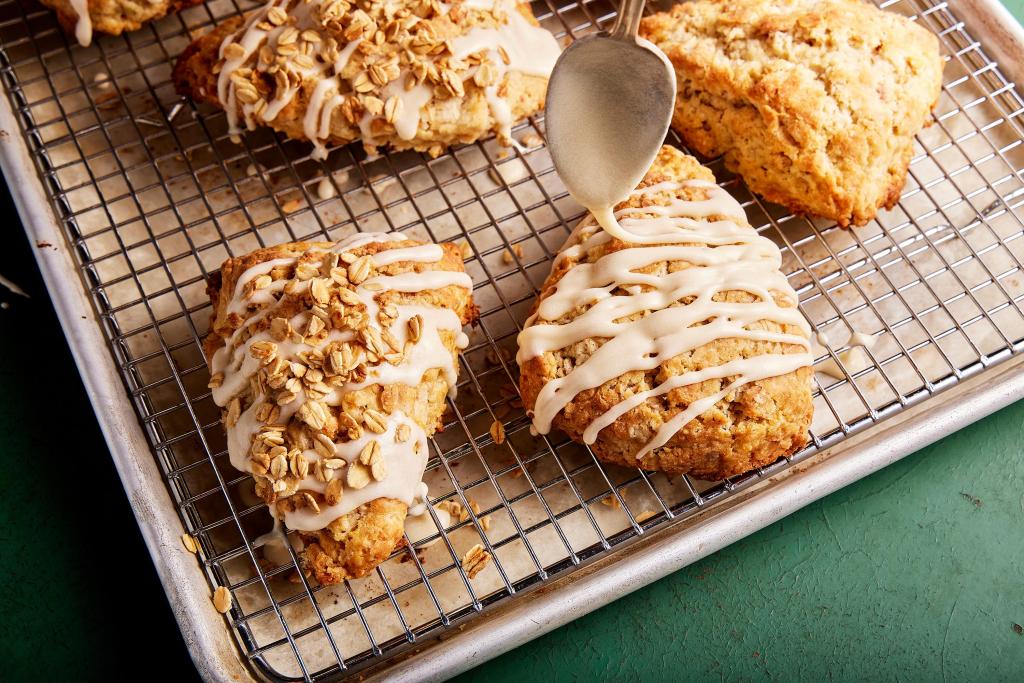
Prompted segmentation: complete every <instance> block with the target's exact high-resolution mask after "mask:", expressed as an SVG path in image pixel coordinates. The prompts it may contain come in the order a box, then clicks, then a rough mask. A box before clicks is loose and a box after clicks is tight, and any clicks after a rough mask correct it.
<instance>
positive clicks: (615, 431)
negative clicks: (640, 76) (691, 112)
mask: <svg viewBox="0 0 1024 683" xmlns="http://www.w3.org/2000/svg"><path fill="white" fill-rule="evenodd" d="M713 181H714V177H713V176H712V174H711V172H710V171H709V170H708V169H706V168H704V167H702V166H701V165H700V164H699V163H698V162H697V161H696V160H695V159H693V158H692V157H689V156H687V155H685V154H683V153H682V152H680V151H678V150H676V149H673V148H669V147H664V148H662V150H661V152H660V154H659V155H658V157H657V159H656V160H655V162H654V164H653V166H652V168H651V170H650V171H649V172H648V174H647V176H646V177H645V178H644V180H643V182H642V183H641V184H640V187H639V188H638V189H637V190H636V191H635V192H634V193H633V194H632V195H631V196H630V197H629V198H628V200H627V201H625V202H623V203H621V204H619V205H618V206H617V207H616V209H615V210H616V215H617V217H618V220H619V223H620V225H621V226H622V228H623V229H625V230H628V231H630V234H632V235H634V236H640V237H638V238H637V239H638V241H637V242H635V243H634V242H622V241H619V240H618V239H615V238H611V237H610V236H609V235H608V234H607V233H606V232H604V231H603V230H602V229H601V228H600V227H599V226H597V225H596V224H595V223H594V221H593V220H592V218H590V217H588V218H587V219H585V220H584V221H583V222H581V223H580V225H579V226H578V227H577V228H576V229H575V230H574V231H573V234H572V235H571V236H570V238H569V240H568V242H567V243H566V245H565V247H563V249H562V251H561V252H560V253H559V255H558V257H557V258H556V260H555V264H554V266H553V268H552V272H551V275H550V276H549V277H548V279H547V280H546V281H545V283H544V285H543V287H542V289H541V296H540V298H539V300H538V304H537V308H536V311H535V313H534V315H533V316H531V318H530V319H529V320H528V321H527V325H526V327H525V328H524V330H523V332H522V333H521V334H520V337H519V345H520V352H519V357H518V360H519V365H520V369H521V379H520V386H521V390H522V395H523V401H524V403H525V405H526V407H527V410H528V411H529V413H530V414H531V415H532V417H533V420H534V426H535V427H536V428H537V429H538V431H540V432H542V433H545V432H547V431H548V430H549V429H551V428H552V427H555V428H558V429H561V430H562V431H564V432H565V433H566V434H568V435H569V436H570V437H571V438H572V439H574V440H576V441H580V442H583V443H588V444H589V445H590V446H591V448H592V450H593V451H594V453H595V454H596V455H597V457H599V458H600V459H601V460H604V461H605V462H610V463H614V464H618V465H626V466H639V467H642V468H644V469H650V470H660V471H663V472H667V473H669V474H683V473H690V474H692V475H694V476H697V477H700V478H704V479H720V478H723V477H727V476H731V475H734V474H738V473H741V472H745V471H747V470H750V469H752V468H755V467H758V466H761V465H765V464H768V463H771V462H773V461H775V460H776V459H778V458H779V457H780V456H784V455H788V454H791V453H793V452H795V451H797V450H798V449H800V448H801V447H802V446H804V445H805V444H806V443H807V430H808V427H809V425H810V421H811V414H812V403H811V389H810V380H811V375H812V371H811V367H810V366H811V363H812V361H813V358H812V357H811V355H810V354H809V353H808V351H809V342H808V339H809V335H810V329H809V327H808V325H807V323H806V322H805V321H804V320H803V318H802V316H801V314H800V313H799V311H798V310H797V308H796V302H797V296H796V293H795V292H794V291H793V289H792V288H791V287H790V286H789V284H788V283H787V281H786V279H785V277H784V276H783V275H782V274H781V272H779V265H780V254H779V250H778V248H777V247H776V246H775V245H774V244H773V243H772V242H770V241H769V240H767V239H766V238H763V237H760V236H758V235H757V233H756V232H755V231H754V230H753V229H752V228H751V227H750V226H749V225H748V224H747V222H746V219H745V218H744V217H743V210H742V208H741V207H740V206H739V204H738V203H737V202H736V201H735V200H734V199H732V198H731V197H730V196H729V195H728V193H726V192H725V191H724V190H722V189H721V188H719V187H718V186H716V185H715V184H714V182H713ZM652 240H653V241H652ZM645 242H647V243H645Z"/></svg>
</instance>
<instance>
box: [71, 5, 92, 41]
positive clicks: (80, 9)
mask: <svg viewBox="0 0 1024 683" xmlns="http://www.w3.org/2000/svg"><path fill="white" fill-rule="evenodd" d="M71 8H72V9H73V10H75V14H77V15H78V19H76V20H75V40H77V41H78V44H79V45H81V46H82V47H89V45H90V44H91V43H92V17H90V16H89V0H71Z"/></svg>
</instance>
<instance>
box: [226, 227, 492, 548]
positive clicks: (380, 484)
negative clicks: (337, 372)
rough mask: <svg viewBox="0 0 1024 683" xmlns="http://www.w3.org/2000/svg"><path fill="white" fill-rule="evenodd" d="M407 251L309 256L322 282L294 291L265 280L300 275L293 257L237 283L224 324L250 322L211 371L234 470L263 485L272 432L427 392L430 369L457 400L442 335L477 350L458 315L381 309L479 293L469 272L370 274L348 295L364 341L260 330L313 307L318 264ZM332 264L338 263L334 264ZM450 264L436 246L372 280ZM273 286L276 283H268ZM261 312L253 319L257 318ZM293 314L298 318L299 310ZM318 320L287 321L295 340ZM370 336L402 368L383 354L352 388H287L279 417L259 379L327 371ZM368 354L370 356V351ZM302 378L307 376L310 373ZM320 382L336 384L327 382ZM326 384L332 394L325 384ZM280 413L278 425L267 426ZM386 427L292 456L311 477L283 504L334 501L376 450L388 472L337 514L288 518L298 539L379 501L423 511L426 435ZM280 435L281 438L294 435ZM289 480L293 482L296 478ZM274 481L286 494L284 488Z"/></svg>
mask: <svg viewBox="0 0 1024 683" xmlns="http://www.w3.org/2000/svg"><path fill="white" fill-rule="evenodd" d="M405 239H407V238H405V237H404V236H402V235H398V234H394V233H387V234H380V233H376V234H375V233H362V234H356V235H353V236H352V237H350V238H348V239H346V240H343V241H341V242H338V243H337V244H335V245H333V246H331V245H320V246H315V247H312V248H310V249H309V250H308V251H307V252H306V253H305V254H304V255H303V256H304V259H303V263H306V262H307V261H309V257H310V256H311V255H312V256H313V257H314V258H315V259H316V263H317V269H318V272H317V273H316V275H315V276H314V277H310V278H308V279H305V280H303V279H301V278H300V277H298V276H296V277H295V278H294V279H289V278H282V279H278V280H272V279H271V278H269V277H267V276H268V275H269V274H270V273H271V271H273V270H274V269H276V268H280V267H288V268H293V267H296V264H297V263H298V261H299V259H298V258H294V257H289V258H280V259H273V260H270V261H266V262H264V263H260V264H257V265H254V266H252V267H250V268H249V269H247V270H246V271H245V272H243V273H242V274H241V275H240V276H239V278H238V281H237V283H236V285H235V288H234V290H233V291H232V293H231V294H232V295H231V300H230V302H229V304H228V306H227V307H226V313H227V314H232V313H233V314H236V315H238V316H240V317H241V318H242V319H243V322H242V324H241V325H240V326H239V327H238V328H237V329H236V330H235V331H234V332H233V333H232V335H231V337H230V338H229V339H227V340H226V343H225V345H224V346H223V347H221V348H220V349H218V350H217V352H216V353H214V355H213V358H212V359H211V362H210V370H211V373H212V374H213V376H214V377H215V378H218V381H219V384H218V383H217V382H213V383H212V385H213V391H212V393H213V399H214V402H216V403H217V405H219V406H222V407H227V408H228V411H227V419H226V421H225V425H226V427H227V435H228V456H229V458H230V460H231V464H232V465H233V466H234V467H235V468H237V469H239V470H242V471H245V472H253V473H254V474H257V475H261V474H263V472H257V471H255V470H254V462H255V461H254V459H253V457H254V453H256V450H257V447H258V446H259V445H260V443H261V440H265V436H266V435H267V433H268V430H270V433H271V437H273V430H274V425H282V426H287V425H288V423H289V421H292V420H293V418H295V421H296V422H307V424H308V420H307V418H306V417H304V416H306V415H307V411H309V410H310V409H311V408H315V406H313V405H310V402H311V401H312V402H315V403H316V404H318V405H320V406H326V407H328V408H337V407H338V406H341V405H342V399H343V397H344V396H345V395H346V394H349V393H351V392H353V391H357V390H359V389H363V388H366V387H369V386H372V385H382V386H383V385H388V386H390V385H396V384H405V385H408V386H413V387H415V386H417V385H418V384H419V383H420V381H421V380H422V378H423V375H424V373H425V372H427V371H428V370H432V369H439V370H440V371H441V372H442V374H443V376H444V378H445V380H446V382H447V384H448V386H449V391H450V392H454V390H455V381H456V372H457V370H456V366H455V361H454V360H453V358H452V353H451V351H449V349H448V348H447V347H446V346H445V344H444V341H443V339H442V337H441V332H442V331H447V332H448V333H452V334H455V335H456V346H458V347H459V348H465V346H466V344H467V343H468V339H467V338H466V336H465V335H464V334H463V333H462V331H461V328H462V323H461V320H460V318H459V315H458V314H457V313H456V312H454V311H452V310H448V309H444V308H437V307H433V306H426V305H416V304H401V305H394V307H393V310H387V311H382V309H381V307H380V304H379V303H378V301H377V297H378V296H379V295H381V294H383V293H386V292H419V291H427V290H433V289H439V288H442V287H446V286H450V285H455V286H460V287H465V288H467V289H472V281H471V280H470V278H469V276H468V275H466V274H465V273H462V272H453V271H445V270H424V271H423V272H420V273H417V272H406V273H400V274H397V275H383V274H373V273H372V271H371V272H370V274H369V275H370V276H369V277H366V278H365V279H362V280H361V281H360V282H359V284H358V285H354V286H352V287H351V288H349V289H348V290H347V291H348V292H350V294H349V295H348V296H349V297H350V298H351V297H355V298H357V299H358V303H359V305H361V306H362V307H364V308H365V314H366V315H365V320H366V327H365V328H362V329H360V331H359V332H356V331H355V330H353V329H350V328H343V329H338V328H337V326H335V327H334V328H329V329H327V330H326V332H325V333H321V334H319V335H314V336H312V337H310V336H303V335H302V334H299V333H297V332H296V333H293V334H285V335H281V334H277V335H274V334H273V332H274V330H273V326H272V325H271V327H270V329H264V330H259V329H258V326H259V323H261V322H264V321H266V320H268V319H271V320H278V322H280V321H282V320H284V318H282V317H281V316H280V315H279V311H280V310H281V309H282V307H283V306H287V305H289V302H293V301H294V297H296V296H304V295H305V294H306V293H307V291H308V292H309V294H310V296H313V297H314V298H315V296H316V295H317V293H318V290H317V289H315V288H314V287H315V285H314V284H313V283H314V282H315V281H317V279H318V277H319V276H320V272H319V261H320V260H321V259H328V260H329V259H330V258H336V259H342V258H345V257H346V256H348V257H349V258H350V259H351V258H352V257H351V255H349V254H347V253H348V252H351V251H352V250H353V249H355V248H358V247H360V246H364V245H366V244H370V243H380V242H394V241H403V240H405ZM331 254H337V255H339V256H337V257H331V256H330V255H331ZM443 256H444V251H443V250H442V248H441V247H440V246H439V245H436V244H423V245H418V246H410V247H397V248H393V249H389V250H386V251H382V252H380V253H378V254H374V255H372V256H369V257H368V258H369V259H370V260H371V262H372V265H373V268H377V267H383V266H387V265H390V264H394V263H398V262H414V263H437V262H439V261H440V260H441V259H442V257H443ZM341 265H342V267H344V265H345V262H344V261H342V262H341ZM350 267H352V266H350ZM261 278H262V280H260V279H261ZM267 279H271V281H270V282H269V283H267V282H266V280H267ZM353 282H355V280H353ZM257 285H261V286H260V287H257ZM285 292H287V293H288V295H289V296H280V298H279V295H281V294H283V293H285ZM352 303H354V302H352ZM352 303H348V304H346V305H345V306H344V307H343V310H348V309H350V308H352ZM253 306H255V307H256V308H255V309H253V308H252V307H253ZM389 308H390V307H389ZM291 310H293V311H294V310H295V309H294V304H292V308H291ZM382 313H386V315H387V317H388V319H390V320H391V323H390V324H389V325H387V327H384V326H382V324H381V323H380V321H379V320H380V315H381V314H382ZM313 318H314V313H313V312H312V310H311V309H310V307H306V306H303V307H301V309H300V312H298V313H297V314H294V315H291V316H290V317H288V318H287V323H288V329H289V330H294V331H298V330H308V329H310V328H309V326H310V325H311V322H312V321H313ZM414 319H415V320H414ZM413 330H415V332H413ZM370 334H373V335H376V336H377V338H380V337H381V335H385V334H388V335H392V337H391V341H390V342H388V344H389V346H390V345H391V344H393V346H394V347H397V349H401V350H402V353H401V355H400V357H398V358H391V359H389V358H387V357H386V354H384V353H381V354H377V356H375V357H374V358H372V359H371V358H368V359H367V360H366V363H365V365H364V366H362V367H364V369H365V376H358V377H355V378H353V377H349V378H347V379H346V377H344V376H340V377H333V378H331V377H326V376H325V377H324V378H323V380H322V381H321V382H319V383H318V384H317V385H316V386H315V387H314V386H311V385H310V384H309V383H308V382H307V383H303V382H300V381H298V379H295V378H293V379H294V384H291V382H292V380H289V384H286V385H285V388H286V389H287V390H288V391H289V392H291V393H292V394H294V396H290V397H289V398H290V400H282V399H281V394H276V396H277V399H276V404H277V405H276V407H275V406H274V405H272V403H273V402H274V401H275V398H274V396H272V395H271V393H270V388H268V384H270V383H271V382H270V381H269V380H267V379H266V378H265V375H264V374H262V373H260V370H261V368H264V367H267V366H268V365H269V364H281V365H282V366H283V367H287V368H293V369H292V370H291V372H294V368H295V366H297V365H299V366H301V365H302V364H304V363H305V362H306V360H305V359H306V358H308V356H309V354H310V353H313V354H317V353H319V354H320V355H321V356H323V357H324V358H325V359H326V358H327V356H329V355H330V354H331V352H332V350H337V349H338V345H340V344H343V343H345V342H354V341H355V340H357V338H359V339H362V338H363V337H362V336H361V335H363V336H365V335H370ZM364 343H365V342H364ZM268 344H269V345H271V346H272V347H273V354H272V357H271V358H269V359H268V357H267V354H266V353H263V351H264V350H265V348H266V345H268ZM360 348H361V347H360ZM366 354H369V346H367V350H366ZM332 362H333V361H332ZM325 367H326V360H325ZM303 372H304V373H308V372H309V370H304V371H303ZM322 374H325V375H326V374H327V373H326V371H325V372H324V373H322ZM302 376H305V375H302ZM328 381H329V382H330V383H329V384H327V383H325V382H328ZM247 390H250V391H251V392H252V394H253V397H252V399H251V400H250V401H249V404H248V406H247V407H244V408H243V406H242V405H241V402H240V396H241V395H243V394H245V393H246V391H247ZM310 394H313V398H310ZM271 410H272V411H273V413H272V414H268V411H271ZM232 411H235V413H236V414H237V416H235V415H233V414H232ZM339 419H340V417H339ZM380 419H381V420H382V424H381V425H380V426H379V428H377V429H376V431H375V430H373V429H370V428H369V424H368V423H367V428H366V429H362V430H361V432H360V433H359V435H358V436H357V437H356V438H350V440H348V441H346V442H344V443H336V442H333V441H330V440H329V439H327V440H326V441H325V440H323V439H319V440H318V439H316V438H315V436H314V438H312V439H309V440H310V441H315V442H316V443H311V444H310V445H309V447H308V448H303V449H301V452H291V453H289V454H288V457H289V459H291V458H293V457H294V456H300V457H301V458H304V459H305V461H306V465H310V466H309V467H308V472H305V473H302V476H298V475H296V477H295V481H294V482H292V486H291V487H290V489H289V490H288V491H283V492H282V497H284V496H287V495H294V494H295V493H298V492H303V491H305V492H314V493H317V494H329V493H330V491H329V487H330V482H331V481H332V480H333V479H341V478H345V479H346V482H347V481H348V479H347V477H348V476H350V470H351V469H352V468H353V467H355V468H360V467H364V466H366V467H367V468H368V467H369V465H370V463H369V462H364V461H363V460H364V459H365V458H366V457H367V448H368V447H370V449H371V450H373V449H376V448H378V447H379V459H380V461H381V462H382V463H383V465H381V466H380V468H381V470H380V471H386V475H385V476H380V477H378V476H377V474H378V473H379V472H375V473H374V475H373V477H372V478H370V479H369V481H368V483H366V485H365V486H362V487H350V486H348V485H347V483H346V485H345V486H344V492H343V495H341V498H340V500H338V501H336V503H334V504H331V503H330V499H329V497H328V496H327V495H325V496H324V502H322V503H320V504H319V506H318V508H319V509H316V508H314V507H313V506H309V505H306V506H296V509H294V510H281V509H280V508H279V512H280V513H281V515H282V517H283V520H284V522H285V524H286V525H287V526H288V527H289V528H291V529H297V530H300V531H314V530H317V529H322V528H324V527H325V526H327V525H328V524H329V523H330V522H331V521H333V520H335V519H337V518H339V517H341V516H343V515H345V514H347V513H348V512H351V511H352V510H354V509H356V508H357V507H359V506H360V505H362V504H363V503H367V502H369V501H372V500H374V499H376V498H382V497H383V498H394V499H397V500H401V501H404V502H405V503H406V504H408V505H413V504H414V503H415V502H416V500H417V499H420V500H422V499H423V497H424V495H425V491H424V490H423V488H424V487H423V484H422V477H423V471H424V468H425V467H426V463H427V457H428V456H427V454H428V451H427V434H426V433H425V432H424V430H423V429H422V428H421V427H420V426H419V425H418V424H417V423H416V422H415V421H414V420H413V419H412V418H411V417H409V416H408V415H406V414H404V413H403V412H401V411H400V410H395V411H393V412H391V413H390V414H387V415H384V414H383V412H381V414H380ZM293 424H295V422H293ZM277 429H278V431H279V432H280V431H281V430H283V429H286V427H278V428H277ZM313 431H314V432H315V431H316V430H313ZM350 436H351V435H350ZM279 438H280V437H279ZM328 441H330V443H329V444H328V443H327V442H328ZM278 445H280V444H278ZM285 450H286V449H285ZM357 461H359V462H358V463H357ZM289 466H290V462H289ZM303 467H305V465H304V466H303ZM287 469H288V467H286V470H287ZM325 471H326V472H328V473H329V475H328V476H327V477H321V476H319V475H318V473H319V474H322V473H323V472H325ZM367 471H369V470H367ZM292 473H293V474H296V473H295V470H294V469H292ZM331 475H333V476H331ZM264 476H265V475H264ZM368 476H369V475H367V477H368ZM277 479H278V480H281V481H282V482H283V478H282V477H277ZM275 490H277V489H275Z"/></svg>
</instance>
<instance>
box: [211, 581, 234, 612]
mask: <svg viewBox="0 0 1024 683" xmlns="http://www.w3.org/2000/svg"><path fill="white" fill-rule="evenodd" d="M213 607H214V609H216V610H217V611H218V612H220V613H221V614H227V613H228V612H230V611H231V592H230V591H229V590H228V589H227V588H225V587H224V586H217V590H215V591H213Z"/></svg>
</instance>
